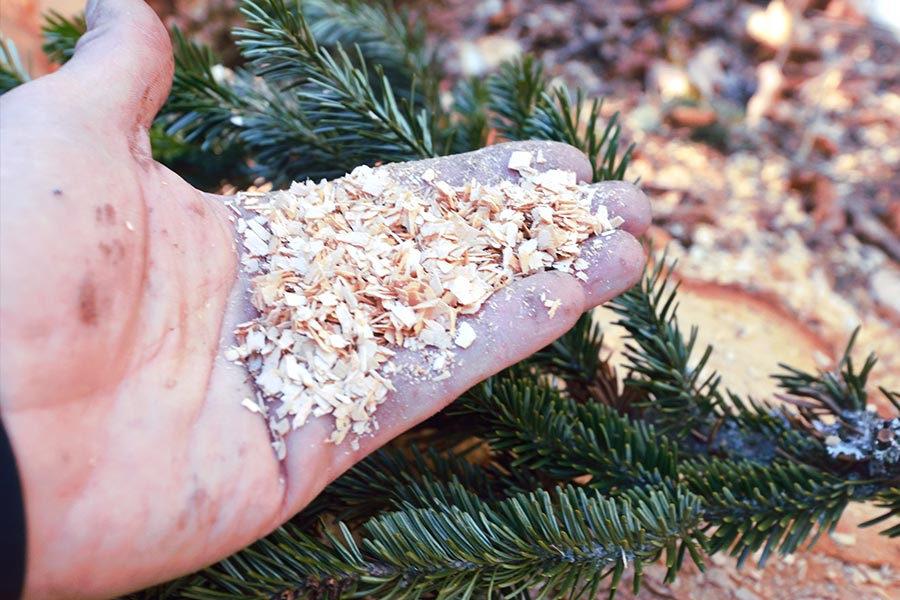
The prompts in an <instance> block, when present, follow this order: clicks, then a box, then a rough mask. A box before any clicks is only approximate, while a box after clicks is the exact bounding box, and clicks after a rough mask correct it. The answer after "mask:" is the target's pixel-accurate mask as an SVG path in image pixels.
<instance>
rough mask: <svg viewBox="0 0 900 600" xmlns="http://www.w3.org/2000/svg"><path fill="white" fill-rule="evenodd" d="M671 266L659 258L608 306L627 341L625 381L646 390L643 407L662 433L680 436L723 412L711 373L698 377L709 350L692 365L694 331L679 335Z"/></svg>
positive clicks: (717, 381)
mask: <svg viewBox="0 0 900 600" xmlns="http://www.w3.org/2000/svg"><path fill="white" fill-rule="evenodd" d="M673 268H674V264H673V265H671V266H668V265H667V262H666V256H665V254H664V255H663V256H662V258H660V259H659V260H658V261H657V262H656V265H655V266H654V267H653V269H652V271H650V272H649V273H647V274H646V275H645V276H644V277H643V278H642V280H641V281H640V282H639V283H638V284H637V285H635V286H634V287H632V288H631V289H630V290H628V291H627V292H625V293H624V294H622V295H620V296H619V297H617V298H616V299H614V300H613V301H612V302H611V303H610V304H609V305H608V306H609V307H610V308H611V309H612V310H613V311H615V313H616V314H618V315H619V317H620V320H619V321H618V322H617V325H620V326H622V327H624V328H625V330H626V331H627V332H628V334H629V339H630V340H631V341H630V342H629V343H627V344H626V350H625V357H626V358H627V359H628V362H629V368H630V370H631V371H632V372H633V373H634V374H635V375H636V377H630V378H629V379H628V380H627V383H628V384H630V385H634V386H637V387H639V388H642V389H644V390H646V391H647V393H648V394H649V399H648V400H647V401H646V402H645V403H644V405H645V406H646V408H647V409H652V411H653V413H654V415H655V416H656V417H658V421H657V423H658V424H659V425H660V427H661V428H662V429H663V430H664V431H670V432H673V433H676V434H677V435H678V436H679V437H683V436H684V435H685V434H687V433H689V432H690V431H691V430H697V429H708V428H709V427H710V426H711V425H712V424H713V423H714V422H715V420H716V419H717V418H719V417H721V416H723V415H725V414H726V412H727V411H726V408H725V406H724V399H723V396H722V394H721V392H720V391H719V384H720V377H719V376H718V375H717V374H716V373H715V372H713V373H711V374H710V375H708V376H706V377H705V378H703V379H701V375H702V374H703V371H704V367H705V366H706V364H707V362H708V360H709V357H710V355H711V353H712V347H711V346H707V348H706V350H705V351H704V353H703V355H702V356H701V357H700V358H699V360H696V362H695V361H694V359H693V351H694V345H695V344H696V341H697V328H696V327H692V328H691V332H690V334H689V335H688V336H687V337H685V336H684V334H683V333H682V330H681V327H680V326H679V325H678V322H677V320H676V311H677V303H676V293H677V289H678V286H677V284H676V285H675V286H671V287H670V286H667V285H666V283H667V281H668V279H669V277H670V275H671V273H672V269H673Z"/></svg>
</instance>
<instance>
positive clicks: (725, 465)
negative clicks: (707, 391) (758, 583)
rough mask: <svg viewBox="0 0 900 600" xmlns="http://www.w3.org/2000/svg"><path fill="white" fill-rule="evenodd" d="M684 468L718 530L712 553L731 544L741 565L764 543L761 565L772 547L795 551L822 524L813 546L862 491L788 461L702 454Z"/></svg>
mask: <svg viewBox="0 0 900 600" xmlns="http://www.w3.org/2000/svg"><path fill="white" fill-rule="evenodd" d="M681 472H682V474H683V475H684V477H685V481H686V483H687V486H688V488H689V489H690V490H691V491H692V492H693V493H695V494H697V495H698V497H700V498H702V499H703V504H704V518H705V520H706V521H707V522H708V523H709V527H710V528H713V529H715V531H714V533H713V534H712V536H711V538H710V544H709V548H708V549H709V552H710V553H715V552H719V551H721V550H726V549H729V548H730V549H731V554H732V555H733V556H737V557H738V563H739V564H741V563H743V562H744V560H746V558H747V557H748V556H749V555H751V554H752V553H754V552H756V551H757V550H759V549H760V548H762V549H763V552H762V555H761V557H760V560H759V562H760V564H763V563H765V561H766V559H767V557H768V556H769V554H770V553H771V552H772V551H773V550H776V549H777V550H778V551H779V552H781V553H782V554H790V553H792V552H794V551H795V550H796V549H797V548H798V547H799V546H800V544H802V543H803V542H804V541H806V540H807V539H808V538H809V536H810V534H811V533H812V531H813V529H817V533H816V534H815V536H814V537H813V541H812V542H810V546H811V545H812V544H813V543H815V540H816V539H817V538H818V536H819V535H820V534H821V533H822V532H824V531H831V530H832V529H833V528H834V526H835V525H836V524H837V521H838V519H839V518H840V516H841V514H842V513H843V510H844V508H846V506H847V504H848V503H849V502H850V501H851V500H854V499H859V498H858V497H857V492H862V491H863V490H861V489H857V488H858V486H855V485H854V484H853V483H852V482H848V481H846V480H843V479H839V478H837V477H834V476H832V475H829V474H828V473H822V472H821V471H819V470H817V469H814V468H812V467H808V466H806V465H799V464H796V463H793V462H790V461H785V460H781V461H777V462H775V463H773V464H771V465H759V464H756V463H753V462H752V461H740V460H734V459H732V460H728V461H724V460H709V459H705V458H701V459H697V460H694V461H691V462H690V463H686V464H685V465H683V466H682V468H681ZM863 493H864V492H863Z"/></svg>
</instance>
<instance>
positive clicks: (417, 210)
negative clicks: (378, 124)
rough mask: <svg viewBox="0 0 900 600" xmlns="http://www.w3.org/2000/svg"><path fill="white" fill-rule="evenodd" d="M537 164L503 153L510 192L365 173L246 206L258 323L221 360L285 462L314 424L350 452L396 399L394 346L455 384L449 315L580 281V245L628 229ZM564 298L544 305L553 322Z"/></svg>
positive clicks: (586, 192) (248, 197) (461, 331)
mask: <svg viewBox="0 0 900 600" xmlns="http://www.w3.org/2000/svg"><path fill="white" fill-rule="evenodd" d="M533 160H534V156H533V155H532V154H531V153H530V152H514V153H513V154H512V156H511V158H510V161H509V168H510V169H514V170H516V171H518V172H519V173H520V175H521V178H520V180H519V182H518V183H512V182H509V181H504V182H502V183H500V184H498V185H479V184H478V183H477V182H474V181H473V182H471V183H468V184H466V185H464V186H461V187H454V186H451V185H448V184H447V183H445V182H443V181H440V180H438V179H437V176H436V173H435V172H434V171H433V170H432V169H428V170H426V171H425V172H424V173H422V175H421V179H422V186H421V188H422V189H418V190H411V189H409V186H400V185H398V184H397V183H396V182H394V181H391V180H390V179H389V177H390V176H389V174H388V173H387V172H386V171H385V170H372V169H370V168H368V167H359V168H357V169H355V170H354V171H353V172H352V173H350V174H349V175H347V176H345V177H343V178H341V179H338V180H335V181H331V182H325V181H323V182H321V183H318V184H316V183H313V182H310V181H307V182H305V183H294V184H293V185H292V186H291V188H290V190H288V191H278V192H273V193H265V194H259V193H244V194H241V195H240V196H239V199H238V201H239V203H240V205H241V207H242V208H243V209H244V210H245V211H246V213H249V214H253V215H254V216H252V217H242V218H240V219H238V221H237V227H238V232H239V233H240V234H241V235H242V236H243V243H244V246H245V247H246V249H247V252H246V253H245V254H244V256H243V259H242V264H243V267H244V268H245V269H246V270H247V271H248V272H249V273H250V274H251V275H252V280H251V282H252V289H253V298H252V301H253V304H254V306H255V307H256V308H257V309H258V310H259V316H258V317H257V318H255V319H254V320H252V321H249V322H246V323H243V324H241V325H240V326H239V327H238V328H237V331H236V337H237V340H238V344H237V346H235V347H233V348H230V349H229V350H228V352H227V354H226V356H227V357H228V358H229V359H230V360H233V361H237V362H240V363H243V364H244V365H246V367H247V369H248V370H249V372H250V373H251V375H252V376H253V379H254V381H255V382H256V387H257V398H256V400H255V401H254V400H251V399H249V398H247V399H245V400H244V405H245V406H246V407H247V408H249V409H250V410H253V411H255V412H259V413H261V414H262V415H263V416H264V417H265V418H266V419H267V421H268V424H269V429H270V431H271V433H272V437H273V440H274V441H273V446H274V447H275V450H276V453H277V454H278V457H279V458H282V459H283V458H284V456H285V453H286V448H285V444H284V436H285V435H286V434H287V433H288V432H289V431H290V430H291V429H296V428H299V427H301V426H303V424H304V423H306V421H307V420H308V418H309V416H310V415H314V416H317V417H318V416H323V415H329V414H330V415H332V416H333V418H334V421H335V427H334V432H333V433H332V435H331V437H330V441H332V442H335V443H340V442H341V441H343V440H344V438H345V437H346V436H347V434H348V433H350V432H353V433H354V434H355V435H354V436H353V437H352V440H351V446H352V447H353V448H354V449H355V448H358V440H357V436H359V435H362V434H365V433H369V432H370V431H372V428H373V427H374V428H377V426H378V424H377V421H376V420H375V419H374V413H375V411H376V408H377V407H378V405H379V404H381V403H382V402H383V401H384V399H385V397H386V396H387V394H388V391H390V390H393V386H392V384H391V381H390V376H391V374H392V373H394V372H395V371H396V367H395V365H394V364H393V362H392V361H391V357H393V356H394V355H395V352H396V350H397V349H398V348H408V349H412V350H415V351H421V352H422V353H423V361H428V363H429V364H428V365H427V371H428V375H429V376H430V377H431V378H432V379H433V380H441V379H444V378H447V377H449V376H450V368H451V367H452V365H453V361H454V356H455V353H454V350H455V349H456V348H468V347H469V346H470V345H471V344H472V343H473V341H474V340H475V338H476V334H475V330H474V329H473V328H472V327H471V326H470V325H469V324H468V323H466V322H465V321H464V320H458V316H459V315H470V314H473V313H475V312H477V311H478V310H479V309H480V308H481V306H482V304H484V302H485V301H486V300H487V299H488V298H489V297H490V296H491V294H493V293H494V292H495V291H497V290H498V289H500V288H501V287H503V286H505V285H507V284H508V283H510V281H512V280H514V279H517V278H521V277H523V276H525V275H527V274H529V273H534V272H536V271H540V270H544V269H548V268H553V269H558V270H560V271H565V272H570V273H573V274H574V275H575V277H579V278H581V279H586V275H585V274H584V273H583V270H584V269H585V268H586V267H587V262H586V261H584V260H583V259H580V258H578V254H579V249H580V246H579V245H580V243H581V242H583V241H584V240H585V239H587V238H588V237H589V236H591V235H595V234H603V233H604V232H610V231H611V230H613V229H614V228H616V227H618V226H619V225H620V224H621V222H622V221H621V219H620V218H618V217H617V218H614V219H612V220H611V219H609V217H608V214H607V212H606V209H605V207H602V206H601V207H600V208H599V209H598V211H597V212H596V213H592V212H591V201H592V198H593V195H594V191H593V189H592V188H590V187H588V186H584V185H582V186H579V185H578V184H577V181H576V175H575V173H574V172H570V171H561V170H550V171H546V172H543V173H539V172H538V171H537V170H536V169H534V168H532V166H531V164H532V161H533ZM541 161H542V157H541V156H540V155H539V156H538V157H537V162H541ZM559 303H560V301H559V300H547V301H546V302H545V306H547V308H548V314H549V316H550V317H551V318H552V316H553V315H554V314H555V312H556V310H557V308H558V307H559Z"/></svg>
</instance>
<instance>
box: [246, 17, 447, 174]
mask: <svg viewBox="0 0 900 600" xmlns="http://www.w3.org/2000/svg"><path fill="white" fill-rule="evenodd" d="M242 11H243V12H244V14H246V15H247V19H248V24H249V25H250V26H252V27H255V29H247V28H240V29H237V30H236V31H235V34H236V36H237V37H238V46H239V47H240V48H241V51H242V54H243V55H244V56H245V57H246V58H247V59H248V60H249V61H250V66H251V67H252V68H253V69H254V71H255V73H256V74H257V75H259V76H261V77H263V78H264V79H265V80H267V81H269V82H270V83H279V84H281V85H282V86H283V88H282V89H283V90H284V91H287V90H292V89H295V90H296V93H297V99H298V102H299V103H300V104H301V105H302V106H303V108H304V114H305V115H306V117H307V119H308V120H309V122H310V123H315V127H314V128H313V131H314V132H316V133H318V134H319V135H320V136H322V137H323V138H324V139H327V140H329V142H330V143H332V144H334V143H340V142H341V141H342V137H343V138H347V137H348V136H353V137H354V138H357V139H359V140H360V141H361V142H362V145H363V146H366V147H365V150H356V152H355V154H356V155H360V154H362V155H366V156H369V157H370V158H371V157H372V155H373V154H375V153H376V152H377V153H378V157H379V159H380V160H391V161H393V160H408V159H410V158H421V157H426V156H434V155H435V151H434V148H433V146H432V144H431V139H432V133H433V128H434V123H433V121H432V115H433V110H434V108H435V107H427V106H418V105H415V104H414V103H411V101H410V100H409V99H415V98H416V97H417V94H416V93H415V89H413V91H411V92H410V94H409V95H408V98H409V99H406V100H405V99H403V98H401V99H399V100H398V98H397V97H396V95H395V93H394V89H393V87H392V85H391V81H390V80H389V79H388V78H387V77H386V76H385V73H384V70H383V68H382V67H381V66H379V65H376V66H375V67H373V68H372V69H371V72H370V68H369V67H368V66H367V65H366V61H365V58H364V57H363V55H362V53H361V51H360V50H359V48H358V47H357V48H356V49H355V50H354V51H353V52H352V53H348V52H346V51H345V50H344V48H343V47H342V46H340V45H338V46H337V48H336V50H335V51H334V52H333V53H332V52H329V51H328V50H327V49H326V48H324V47H321V46H320V45H319V43H318V41H317V40H316V38H315V36H314V35H313V32H312V30H311V29H310V25H309V23H308V22H307V21H306V19H305V18H304V15H303V14H302V12H297V11H292V10H291V9H289V8H288V7H287V6H286V5H285V3H284V2H283V1H281V0H270V1H254V0H247V1H246V2H245V3H244V6H243V8H242ZM353 59H355V61H354V60H353ZM354 62H355V63H356V64H354ZM373 81H374V82H375V83H373ZM412 86H413V88H415V83H414V82H413V84H412ZM307 111H311V112H307ZM366 140H372V142H373V144H377V148H376V147H375V146H374V145H373V146H367V145H366V144H365V141H366ZM343 141H346V139H344V140H343ZM385 145H386V146H385ZM353 158H356V157H355V156H354V157H353ZM351 160H352V159H351ZM370 162H371V161H370Z"/></svg>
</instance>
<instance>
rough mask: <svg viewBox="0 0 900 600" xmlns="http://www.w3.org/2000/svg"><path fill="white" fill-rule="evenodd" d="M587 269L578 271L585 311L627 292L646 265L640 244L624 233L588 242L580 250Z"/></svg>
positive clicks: (619, 232)
mask: <svg viewBox="0 0 900 600" xmlns="http://www.w3.org/2000/svg"><path fill="white" fill-rule="evenodd" d="M580 257H581V258H583V259H584V260H586V261H587V263H588V267H587V268H586V269H584V271H582V273H584V277H585V280H584V281H582V288H583V290H584V295H585V298H586V303H587V306H586V308H592V307H594V306H599V305H600V304H603V303H604V302H607V301H609V300H611V299H612V298H614V297H615V296H617V295H619V294H621V293H622V292H624V291H626V290H628V289H629V288H630V287H631V286H633V285H634V284H635V283H637V281H638V280H639V279H640V277H641V274H642V273H643V271H644V264H645V263H646V261H647V257H646V252H645V251H644V247H643V246H642V245H641V243H640V242H639V241H638V240H637V239H636V238H635V237H634V236H632V235H631V234H629V233H628V232H626V231H621V230H615V231H611V232H609V233H607V234H604V235H600V236H597V237H594V238H591V239H590V240H589V241H587V242H586V243H585V244H584V246H583V247H582V249H581V255H580Z"/></svg>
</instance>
